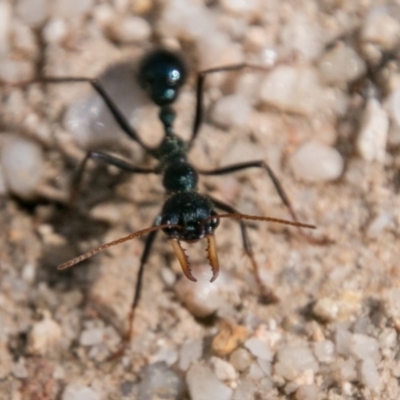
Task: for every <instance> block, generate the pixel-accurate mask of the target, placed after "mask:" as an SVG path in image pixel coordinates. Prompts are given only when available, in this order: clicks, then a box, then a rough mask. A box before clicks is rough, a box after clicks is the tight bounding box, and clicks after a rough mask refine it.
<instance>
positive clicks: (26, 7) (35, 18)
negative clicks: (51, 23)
mask: <svg viewBox="0 0 400 400" xmlns="http://www.w3.org/2000/svg"><path fill="white" fill-rule="evenodd" d="M16 11H17V15H18V16H19V17H20V18H21V19H22V21H23V22H24V23H25V24H26V25H29V26H31V27H37V26H39V25H41V24H42V23H43V22H44V21H45V19H46V18H47V15H48V12H49V7H48V0H17V5H16Z"/></svg>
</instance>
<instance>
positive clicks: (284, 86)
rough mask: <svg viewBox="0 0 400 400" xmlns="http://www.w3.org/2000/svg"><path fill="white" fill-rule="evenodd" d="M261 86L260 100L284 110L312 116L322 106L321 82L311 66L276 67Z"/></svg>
mask: <svg viewBox="0 0 400 400" xmlns="http://www.w3.org/2000/svg"><path fill="white" fill-rule="evenodd" d="M260 85H261V87H260V100H261V101H262V102H263V103H265V104H268V105H270V106H273V107H276V108H277V109H278V110H281V111H283V112H293V113H297V114H302V115H306V116H310V115H312V114H313V113H315V112H316V111H317V110H319V109H320V108H321V104H322V103H321V102H322V95H321V90H322V88H321V84H320V82H319V77H318V74H317V72H316V71H315V70H314V69H313V68H309V67H301V68H300V67H299V68H296V67H291V66H289V65H284V66H279V67H276V68H275V69H274V70H273V71H272V72H271V73H270V74H268V76H267V77H266V78H265V80H264V81H263V82H261V84H260Z"/></svg>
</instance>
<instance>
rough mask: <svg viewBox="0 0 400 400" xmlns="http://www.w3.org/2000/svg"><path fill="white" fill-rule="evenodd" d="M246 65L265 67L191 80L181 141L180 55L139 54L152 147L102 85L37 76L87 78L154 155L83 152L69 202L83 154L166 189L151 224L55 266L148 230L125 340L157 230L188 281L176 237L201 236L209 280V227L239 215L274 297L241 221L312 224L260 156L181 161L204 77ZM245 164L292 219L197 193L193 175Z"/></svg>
mask: <svg viewBox="0 0 400 400" xmlns="http://www.w3.org/2000/svg"><path fill="white" fill-rule="evenodd" d="M247 67H250V68H257V69H261V70H268V68H264V67H258V66H252V65H249V64H235V65H230V66H222V67H218V68H212V69H208V70H204V71H201V72H199V73H198V75H197V85H196V112H195V118H194V123H193V128H192V135H191V138H190V140H189V141H188V142H185V141H183V140H182V139H180V138H179V137H178V136H177V135H176V134H175V132H174V129H173V126H174V120H175V112H174V110H173V109H172V107H171V106H172V105H173V103H174V102H175V100H176V99H177V97H178V95H179V90H180V89H181V87H182V86H183V84H184V83H185V82H186V78H187V68H186V65H185V63H184V62H183V60H182V58H181V56H180V55H178V54H176V53H174V52H171V51H169V50H165V49H157V50H154V51H152V52H150V53H148V54H147V55H145V56H144V58H143V59H142V60H141V62H140V63H139V68H138V76H137V78H138V82H139V84H140V86H141V87H142V88H143V89H144V91H145V92H147V94H148V96H149V97H150V99H151V100H152V102H153V103H154V104H155V105H157V106H158V107H159V108H160V112H159V118H160V121H161V123H162V125H163V128H164V137H163V139H162V140H161V143H160V144H159V145H158V146H156V147H149V146H147V145H146V144H144V143H143V142H142V140H141V138H140V137H139V136H138V134H137V132H136V131H135V130H134V129H133V128H132V127H131V125H130V124H129V123H128V121H127V120H126V118H125V117H124V116H123V115H122V113H121V111H120V110H119V109H118V108H117V106H116V104H115V103H114V101H113V100H112V99H111V98H110V96H109V95H108V94H107V92H106V91H105V89H104V88H103V87H102V85H101V84H100V83H99V82H98V81H97V80H96V79H91V78H85V77H76V78H73V77H57V78H56V77H44V78H41V79H39V82H42V83H66V82H69V83H79V82H86V83H89V84H90V85H91V86H92V87H93V89H94V90H96V91H97V93H98V94H99V95H100V96H101V97H102V99H103V100H104V101H105V103H106V104H107V106H108V108H109V110H110V111H111V113H112V115H113V116H114V118H115V120H116V122H117V123H118V125H119V126H120V127H121V128H122V130H123V131H124V132H125V133H126V134H127V135H128V136H129V137H130V138H131V139H133V140H134V141H136V142H137V143H138V144H139V145H140V146H142V147H143V148H144V149H145V150H146V151H147V152H148V153H149V154H150V155H151V156H153V157H154V158H156V159H157V160H158V165H157V166H156V167H155V168H153V169H148V168H142V167H137V166H133V165H131V164H129V163H128V162H126V161H124V160H122V159H120V158H117V157H114V156H112V155H109V154H107V153H104V152H102V151H89V152H88V153H87V154H86V156H85V158H84V159H83V161H82V163H81V164H80V167H79V169H78V172H77V175H76V179H75V181H74V184H73V191H72V195H71V203H73V202H74V200H75V198H76V195H77V193H78V192H79V188H80V184H81V180H82V176H83V173H84V170H85V167H86V165H87V162H88V160H89V159H94V160H99V161H102V162H105V163H107V164H111V165H113V166H115V167H117V168H119V169H121V170H124V171H128V172H131V173H134V174H158V175H162V179H163V185H164V188H165V190H166V201H165V203H164V205H163V207H162V210H161V212H160V214H159V215H158V216H157V217H156V218H155V220H154V224H153V226H152V227H149V228H146V229H143V230H140V231H138V232H135V233H132V234H130V235H128V236H125V237H122V238H120V239H117V240H115V241H112V242H109V243H106V244H103V245H102V246H99V247H97V248H94V249H92V250H89V251H87V252H86V253H84V254H82V255H80V256H78V257H75V258H73V259H71V260H69V261H67V262H65V263H63V264H61V265H60V266H59V267H58V269H59V270H63V269H66V268H70V267H72V266H73V265H75V264H78V263H80V262H81V261H83V260H86V259H87V258H89V257H92V256H93V255H95V254H97V253H99V252H100V251H102V250H104V249H106V248H108V247H111V246H114V245H117V244H120V243H123V242H126V241H128V240H131V239H134V238H137V237H139V236H142V235H145V234H149V235H148V236H147V239H146V243H145V246H144V250H143V254H142V256H141V259H140V267H139V271H138V277H137V281H136V289H135V295H134V297H133V301H132V306H131V311H130V316H129V328H128V332H127V335H126V341H127V342H129V341H130V339H131V337H132V332H133V320H134V314H135V310H136V307H137V305H138V302H139V299H140V294H141V290H142V278H143V271H144V266H145V264H146V262H147V260H148V257H149V255H150V252H151V248H152V245H153V242H154V239H155V237H156V234H157V232H158V231H159V230H162V231H163V232H164V233H165V234H166V235H167V237H168V241H169V242H170V243H171V245H172V248H173V250H174V252H175V254H176V256H177V257H178V260H179V262H180V265H181V267H182V271H183V273H184V274H185V276H186V277H187V278H188V279H190V280H191V281H194V282H196V278H195V277H194V276H193V275H192V272H191V269H190V264H189V260H188V258H187V256H186V254H185V251H184V249H183V248H182V247H181V244H180V241H185V242H195V241H198V240H200V239H203V238H206V239H207V241H208V248H207V253H208V259H209V263H210V266H211V269H212V278H211V282H213V281H214V280H215V279H217V276H218V272H219V263H218V256H217V249H216V243H215V238H214V231H215V229H216V228H217V226H218V224H219V220H220V219H221V218H234V219H237V220H239V224H240V229H241V233H242V240H243V246H244V250H245V253H246V254H247V256H248V257H249V259H250V261H251V264H252V266H253V270H254V274H255V277H256V280H257V282H258V284H259V286H260V288H262V289H263V291H264V295H265V296H266V297H267V298H268V299H269V300H270V301H276V300H277V299H276V297H275V295H274V294H273V292H272V291H271V290H269V289H268V290H267V289H266V288H265V287H264V286H263V285H262V283H261V280H260V277H259V271H258V266H257V264H256V262H255V260H254V256H253V252H252V249H251V244H250V240H249V236H248V233H247V227H246V225H245V223H244V222H243V220H257V221H271V222H277V223H281V224H287V225H294V226H297V227H303V228H315V226H313V225H309V224H303V223H300V222H298V219H297V217H296V214H295V212H294V210H293V208H292V206H291V204H290V202H289V199H288V197H287V195H286V194H285V192H284V190H283V188H282V186H281V184H280V183H279V181H278V179H277V177H276V176H275V174H274V173H273V171H272V169H271V168H270V167H269V166H268V165H267V164H266V163H265V162H264V161H251V162H244V163H239V164H233V165H229V166H225V167H223V168H218V169H214V170H210V171H203V170H196V168H195V167H194V166H193V165H192V164H191V163H190V162H189V161H188V160H187V153H188V152H189V150H190V149H191V147H192V145H193V143H194V140H195V139H196V137H197V135H198V132H199V128H200V124H201V121H202V119H203V86H204V81H205V78H206V76H207V75H209V74H213V73H217V72H222V71H237V70H241V69H243V68H247ZM247 168H262V169H264V170H265V171H266V172H267V173H268V175H269V177H270V178H271V180H272V182H273V184H274V186H275V189H276V191H277V192H278V194H279V196H280V198H281V199H282V201H283V203H284V204H285V206H286V207H287V208H288V210H289V212H290V214H291V216H292V218H293V220H294V221H287V220H283V219H277V218H270V217H259V216H252V215H246V214H242V213H240V212H238V211H237V210H236V209H235V208H233V207H231V206H230V205H228V204H225V203H223V202H221V201H219V200H216V199H214V198H212V197H211V196H206V195H203V194H200V193H198V191H197V188H196V186H197V181H198V175H199V174H200V175H225V174H229V173H232V172H236V171H240V170H244V169H247ZM215 208H216V209H220V210H222V211H223V212H225V214H217V212H216V211H215Z"/></svg>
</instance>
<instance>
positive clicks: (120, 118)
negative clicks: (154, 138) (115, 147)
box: [32, 77, 151, 153]
mask: <svg viewBox="0 0 400 400" xmlns="http://www.w3.org/2000/svg"><path fill="white" fill-rule="evenodd" d="M34 82H38V83H56V84H57V83H68V82H69V83H81V82H86V83H89V84H90V85H91V86H92V88H93V89H94V90H95V91H96V92H97V93H98V94H99V95H100V97H101V98H102V99H103V100H104V102H105V103H106V105H107V107H108V109H109V110H110V112H111V114H112V115H113V117H114V118H115V121H116V122H117V124H118V126H119V127H120V128H121V129H122V130H123V131H124V132H125V133H126V134H127V135H128V136H129V137H130V138H131V139H133V140H135V141H136V142H137V143H139V144H140V145H141V146H142V147H143V148H144V149H145V150H146V151H149V152H150V153H151V149H150V148H149V147H148V146H146V145H145V144H144V143H143V142H142V140H141V139H140V137H139V136H138V134H137V133H136V131H135V130H134V129H133V128H132V126H131V125H130V124H129V122H128V121H127V119H126V118H125V117H124V115H123V114H122V112H121V111H120V110H119V108H118V107H117V105H116V104H115V102H114V100H112V98H111V97H110V96H109V94H108V93H107V92H106V90H105V89H104V87H103V86H102V84H101V83H100V82H99V81H98V80H97V79H91V78H85V77H76V78H72V77H59V78H57V77H43V78H40V79H38V80H36V81H34ZM34 82H32V83H34Z"/></svg>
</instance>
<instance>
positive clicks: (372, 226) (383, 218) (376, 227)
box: [367, 211, 393, 239]
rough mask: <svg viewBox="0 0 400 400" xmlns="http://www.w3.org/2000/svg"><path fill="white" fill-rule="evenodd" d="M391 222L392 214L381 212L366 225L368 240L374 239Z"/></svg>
mask: <svg viewBox="0 0 400 400" xmlns="http://www.w3.org/2000/svg"><path fill="white" fill-rule="evenodd" d="M392 221H393V214H392V213H391V212H388V211H383V212H381V213H380V214H379V215H377V216H376V217H375V218H373V219H372V221H371V222H370V223H369V224H368V227H367V236H368V237H369V238H370V239H375V238H377V237H379V235H380V234H381V233H382V232H383V231H384V230H385V228H386V227H387V226H388V225H390V223H391V222H392Z"/></svg>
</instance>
